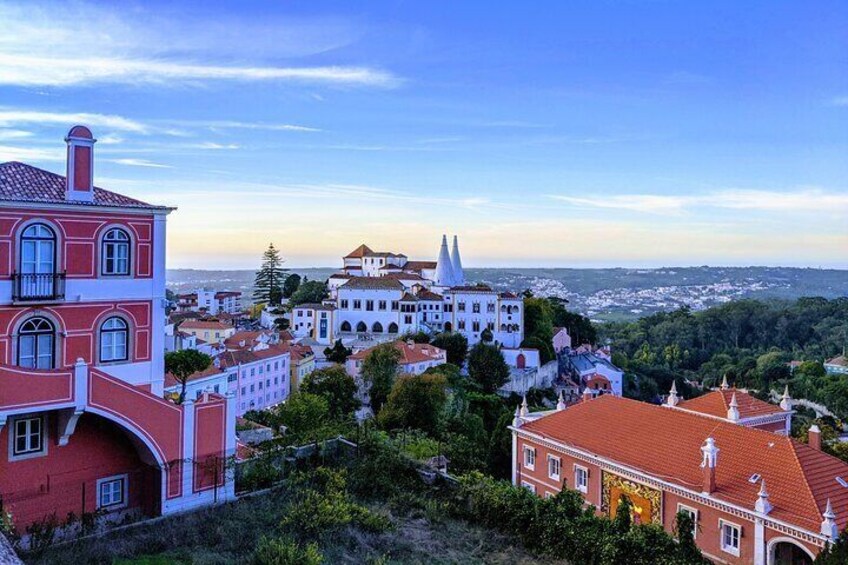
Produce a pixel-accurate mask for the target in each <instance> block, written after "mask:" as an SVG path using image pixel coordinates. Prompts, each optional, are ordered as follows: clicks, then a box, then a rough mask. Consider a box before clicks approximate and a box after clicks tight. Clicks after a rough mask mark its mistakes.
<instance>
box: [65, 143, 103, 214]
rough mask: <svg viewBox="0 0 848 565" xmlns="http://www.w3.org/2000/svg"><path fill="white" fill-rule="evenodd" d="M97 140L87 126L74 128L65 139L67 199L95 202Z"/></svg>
mask: <svg viewBox="0 0 848 565" xmlns="http://www.w3.org/2000/svg"><path fill="white" fill-rule="evenodd" d="M96 141H97V140H96V139H94V136H93V135H92V134H91V130H90V129H88V128H87V127H85V126H74V127H72V128H71V131H69V132H68V135H67V137H65V143H67V144H68V156H67V159H68V162H67V169H66V181H65V198H67V199H68V200H75V201H81V202H91V201H92V200H94V143H95V142H96Z"/></svg>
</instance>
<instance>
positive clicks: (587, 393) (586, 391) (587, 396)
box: [583, 386, 592, 401]
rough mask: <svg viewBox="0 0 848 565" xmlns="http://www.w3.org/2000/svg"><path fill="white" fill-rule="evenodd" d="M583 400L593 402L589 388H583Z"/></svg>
mask: <svg viewBox="0 0 848 565" xmlns="http://www.w3.org/2000/svg"><path fill="white" fill-rule="evenodd" d="M583 400H584V401H585V400H592V390H591V389H590V388H589V387H588V386H587V387H584V388H583Z"/></svg>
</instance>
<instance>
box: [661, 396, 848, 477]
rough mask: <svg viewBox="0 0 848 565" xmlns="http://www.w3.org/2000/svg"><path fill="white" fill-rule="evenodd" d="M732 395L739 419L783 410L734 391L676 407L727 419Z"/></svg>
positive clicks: (692, 400) (701, 398)
mask: <svg viewBox="0 0 848 565" xmlns="http://www.w3.org/2000/svg"><path fill="white" fill-rule="evenodd" d="M734 393H735V394H736V403H737V404H738V405H739V417H740V418H750V417H753V416H765V415H767V414H775V413H777V412H783V409H782V408H781V407H780V406H775V405H774V404H769V403H768V402H763V401H762V400H760V399H758V398H754V397H753V396H751V395H750V394H748V393H747V392H744V391H741V390H736V389H726V390H714V391H712V392H708V393H707V394H704V395H703V396H698V397H696V398H693V399H691V400H684V401H683V402H681V403H680V404H678V405H677V407H678V408H683V409H684V410H692V411H693V412H700V413H701V414H708V415H710V416H718V417H719V418H727V410H728V408H730V401H731V399H732V398H733V394H734ZM846 480H848V479H846Z"/></svg>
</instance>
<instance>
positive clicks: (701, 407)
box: [677, 389, 783, 418]
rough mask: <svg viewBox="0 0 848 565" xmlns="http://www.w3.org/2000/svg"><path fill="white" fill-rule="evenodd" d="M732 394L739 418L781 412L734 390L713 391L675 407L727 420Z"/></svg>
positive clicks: (772, 406) (770, 405) (778, 408)
mask: <svg viewBox="0 0 848 565" xmlns="http://www.w3.org/2000/svg"><path fill="white" fill-rule="evenodd" d="M734 393H735V394H736V403H737V404H738V405H739V417H740V418H750V417H753V416H765V415H767V414H775V413H777V412H783V409H782V408H781V407H780V406H776V405H774V404H769V403H768V402H764V401H762V400H760V399H758V398H755V397H753V396H751V395H750V394H748V393H747V392H743V391H741V390H736V389H727V390H714V391H712V392H708V393H707V394H704V395H702V396H698V397H696V398H693V399H691V400H684V401H682V402H681V403H680V404H678V405H677V408H682V409H684V410H692V411H694V412H700V413H701V414H708V415H710V416H718V417H719V418H727V410H728V409H729V408H730V402H731V399H732V398H733V395H734Z"/></svg>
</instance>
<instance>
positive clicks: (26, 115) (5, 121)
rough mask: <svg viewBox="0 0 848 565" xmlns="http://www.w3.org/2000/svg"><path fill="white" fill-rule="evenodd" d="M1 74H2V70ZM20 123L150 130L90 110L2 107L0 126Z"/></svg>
mask: <svg viewBox="0 0 848 565" xmlns="http://www.w3.org/2000/svg"><path fill="white" fill-rule="evenodd" d="M0 75H2V70H0ZM0 80H2V79H0ZM18 124H41V125H55V124H60V125H63V126H69V125H72V124H85V125H88V126H92V127H106V128H111V129H116V130H121V131H130V132H135V133H147V132H148V131H149V130H150V127H149V126H148V125H145V124H143V123H141V122H138V121H136V120H131V119H129V118H124V117H122V116H115V115H111V114H92V113H88V112H39V111H32V110H21V109H12V108H8V107H6V108H2V107H0V126H7V127H8V126H13V125H18Z"/></svg>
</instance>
